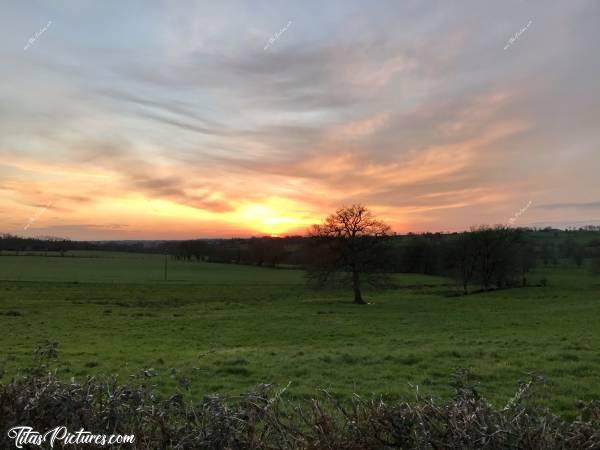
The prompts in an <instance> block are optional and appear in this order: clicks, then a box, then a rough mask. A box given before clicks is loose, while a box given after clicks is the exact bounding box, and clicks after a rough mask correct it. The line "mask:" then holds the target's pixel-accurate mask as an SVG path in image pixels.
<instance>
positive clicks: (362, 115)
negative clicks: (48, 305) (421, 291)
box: [0, 0, 600, 240]
mask: <svg viewBox="0 0 600 450" xmlns="http://www.w3.org/2000/svg"><path fill="white" fill-rule="evenodd" d="M317 10H318V11H319V14H318V15H316V14H313V12H314V11H317ZM116 11H117V12H118V13H117V14H115V7H114V6H112V5H110V4H102V3H99V2H87V1H84V2H80V3H77V4H68V3H58V2H40V3H36V4H35V6H32V5H29V6H26V5H23V4H12V5H9V6H5V7H4V9H3V12H4V15H3V24H2V25H3V27H2V29H3V32H4V35H3V37H4V39H3V40H2V41H1V42H0V52H1V53H2V59H3V61H4V64H3V74H2V78H3V83H1V84H0V98H1V99H2V102H1V105H0V119H1V120H0V221H1V225H0V233H12V234H18V235H22V236H39V235H53V236H61V237H67V238H72V239H93V240H100V239H187V238H195V237H198V238H200V237H236V236H240V237H244V236H252V235H278V236H280V235H287V234H298V233H300V234H302V233H304V232H305V231H306V229H307V228H308V227H309V226H310V225H311V224H313V223H318V222H320V221H321V220H323V218H324V217H325V216H326V215H327V214H329V213H331V212H333V211H334V210H335V209H336V208H338V207H341V206H344V205H349V204H352V203H362V204H364V205H366V206H367V207H369V208H370V209H372V210H373V211H374V213H375V214H376V215H377V216H378V217H380V218H381V219H383V220H385V221H387V222H388V223H389V224H390V225H391V226H392V228H393V230H394V231H395V232H398V233H406V232H410V231H413V232H421V231H433V232H435V231H455V230H461V229H467V228H469V227H470V226H472V225H477V224H492V225H493V224H500V223H508V221H509V220H510V219H511V218H514V220H513V222H514V224H513V225H514V226H519V225H539V226H543V225H545V224H547V225H555V226H565V225H567V224H599V223H600V183H598V182H597V180H596V178H597V174H596V173H597V171H598V169H599V168H600V152H598V143H599V142H600V139H599V138H600V129H599V128H598V126H597V125H598V118H600V102H599V101H598V100H599V97H600V91H599V90H598V88H597V80H598V79H600V59H598V58H591V57H590V56H589V55H593V54H595V53H594V52H595V51H596V50H595V43H596V42H597V40H598V38H599V37H600V30H599V29H598V27H597V26H596V25H597V24H596V23H595V22H594V20H593V17H597V15H598V14H599V13H600V5H598V3H594V2H593V1H592V0H581V1H576V2H570V3H568V4H567V3H566V2H560V1H551V2H549V3H548V4H545V7H544V8H543V9H542V8H540V7H539V6H536V5H530V4H523V3H522V2H518V1H516V0H511V1H509V2H505V3H503V4H502V5H500V4H498V5H490V4H481V3H478V2H475V1H467V2H464V3H461V4H459V5H436V6H435V7H434V6H433V5H426V4H421V3H419V2H405V3H404V4H402V5H400V4H385V5H384V4H377V5H370V6H369V7H368V8H367V7H366V6H365V5H364V4H363V3H362V2H359V1H334V2H331V3H329V4H327V5H323V4H321V3H317V2H309V3H303V4H294V3H286V4H280V5H270V4H269V5H266V4H256V5H249V4H246V3H244V2H236V1H232V2H226V3H222V4H216V5H200V4H196V5H193V4H192V5H188V4H186V5H183V4H177V3H171V2H166V3H161V4H158V5H157V4H154V5H148V4H146V3H142V2H139V1H133V0H132V1H127V2H123V3H122V4H119V6H118V8H116ZM49 23H51V26H48V24H49ZM525 27H526V28H525ZM284 28H285V31H284V32H281V30H282V29H284ZM42 30H43V31H42ZM516 35H518V38H514V36H516ZM273 36H276V39H275V38H273ZM509 39H512V40H511V41H509ZM271 40H272V42H271ZM507 42H510V45H507ZM267 44H268V45H267ZM24 46H25V47H26V49H24ZM575 62H576V64H575ZM529 202H531V203H529ZM525 205H529V206H528V207H527V209H526V210H523V208H524V207H525ZM40 211H42V213H41V214H40ZM520 211H522V213H520V214H519V215H518V217H517V218H515V215H516V214H517V213H518V212H520ZM32 218H33V220H32Z"/></svg>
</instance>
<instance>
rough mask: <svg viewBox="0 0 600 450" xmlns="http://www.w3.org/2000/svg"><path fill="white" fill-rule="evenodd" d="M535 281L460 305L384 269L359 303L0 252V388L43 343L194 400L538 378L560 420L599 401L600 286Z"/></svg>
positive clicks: (176, 265)
mask: <svg viewBox="0 0 600 450" xmlns="http://www.w3.org/2000/svg"><path fill="white" fill-rule="evenodd" d="M544 277H545V278H547V280H548V284H547V286H544V287H541V286H531V287H526V288H518V289H510V290H497V291H493V292H485V293H477V294H472V295H468V296H460V295H456V288H455V286H454V283H453V282H452V281H451V280H448V279H445V278H441V277H432V276H425V275H415V274H397V275H395V278H394V287H392V288H389V289H386V290H384V291H378V292H367V293H366V295H365V298H366V300H367V301H368V302H369V304H368V305H365V306H358V305H353V304H352V303H351V300H352V298H351V294H350V292H348V291H342V290H327V291H315V290H311V289H309V288H307V287H306V286H305V283H304V274H303V272H302V271H299V270H291V269H272V268H258V267H252V266H242V265H230V264H215V263H204V262H183V261H175V260H169V261H168V280H167V281H164V257H163V256H161V255H147V254H125V253H123V254H117V253H103V252H72V253H69V256H65V257H60V256H41V255H37V256H12V255H6V254H4V255H1V256H0V329H1V330H2V332H1V333H0V348H2V353H1V354H0V375H2V378H1V379H0V380H1V381H4V382H6V381H8V380H10V379H11V378H12V377H13V376H15V375H16V374H17V373H20V372H23V370H24V369H26V368H27V367H29V366H31V365H32V351H33V349H34V348H35V346H36V345H38V344H40V343H43V342H45V341H51V342H58V344H59V346H58V350H59V357H58V359H57V360H56V361H55V362H53V367H54V368H55V369H56V371H57V374H58V376H59V377H60V378H63V379H70V378H71V377H75V379H82V378H84V377H85V376H87V375H95V374H103V375H111V374H114V375H116V376H118V377H119V380H121V381H122V382H131V381H132V380H134V378H132V376H133V377H138V378H143V379H146V380H150V381H151V382H152V383H154V384H156V386H157V388H158V389H159V391H161V392H164V393H168V392H173V391H174V390H175V389H182V390H184V391H187V392H188V393H189V395H192V396H197V397H198V396H203V395H205V394H207V393H221V394H225V395H228V396H235V395H238V394H241V393H243V392H245V391H247V390H249V389H251V388H252V387H253V386H255V385H257V384H259V383H275V384H276V385H278V386H282V387H283V386H286V385H288V383H291V384H290V385H289V388H288V395H290V396H302V397H304V396H310V395H314V393H315V392H316V391H317V390H318V389H327V390H328V391H329V392H331V393H332V394H334V395H336V396H339V397H341V398H348V397H349V396H350V395H351V394H353V393H357V394H360V395H361V396H363V397H379V396H381V397H385V398H414V395H415V392H416V389H417V387H418V389H419V391H420V392H422V393H423V392H424V393H431V394H433V395H436V396H439V397H441V398H446V397H448V396H450V395H451V393H452V389H451V387H450V385H449V383H450V381H451V375H452V372H453V371H454V370H455V369H457V368H466V369H468V370H469V371H471V372H472V374H473V375H474V377H475V378H474V379H475V380H476V381H477V382H478V383H479V389H480V390H481V392H482V393H483V394H484V395H485V396H486V397H487V398H489V399H490V400H491V401H492V402H493V403H494V405H496V406H502V405H503V404H504V403H505V402H506V401H507V400H508V398H509V397H510V396H511V395H512V394H514V392H515V386H516V384H517V382H518V381H519V380H524V379H527V378H528V377H529V376H530V374H532V373H535V374H538V375H542V376H543V377H544V379H545V383H544V385H543V386H541V391H540V392H541V401H542V402H543V404H545V405H547V406H549V407H550V408H551V409H552V410H553V411H554V412H556V413H559V414H561V415H563V416H566V417H573V416H574V415H575V413H576V403H577V400H592V399H600V377H598V374H599V373H600V350H599V349H600V333H598V329H599V328H598V327H599V318H600V295H599V293H600V280H599V279H598V277H597V276H596V277H594V276H592V275H591V274H590V272H589V271H588V270H587V269H586V268H577V267H575V266H574V265H570V264H567V263H562V264H561V265H558V266H552V267H543V266H542V267H540V268H538V269H537V270H536V272H535V273H534V274H533V276H532V277H531V279H532V281H534V282H535V281H536V280H537V279H541V278H544ZM144 371H145V374H144ZM136 379H137V378H136ZM134 381H135V380H134Z"/></svg>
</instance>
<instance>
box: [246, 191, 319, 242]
mask: <svg viewBox="0 0 600 450" xmlns="http://www.w3.org/2000/svg"><path fill="white" fill-rule="evenodd" d="M235 215H236V216H237V220H238V221H241V222H244V223H246V224H247V226H248V228H250V229H252V230H253V231H257V232H260V233H264V234H268V235H274V236H279V235H282V234H286V233H290V232H294V231H303V230H304V229H305V228H306V227H307V226H309V225H311V224H313V223H315V222H316V221H318V219H311V218H310V217H307V216H306V215H303V214H299V213H297V212H295V211H293V209H292V208H291V207H290V206H289V205H286V202H285V201H283V200H278V199H270V200H269V201H268V202H267V203H248V204H245V205H243V206H241V207H240V208H239V209H238V210H237V211H236V213H235Z"/></svg>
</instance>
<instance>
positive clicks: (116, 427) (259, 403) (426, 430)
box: [0, 373, 600, 450]
mask: <svg viewBox="0 0 600 450" xmlns="http://www.w3.org/2000/svg"><path fill="white" fill-rule="evenodd" d="M138 384H140V385H139V386H136V387H133V386H126V385H122V384H118V383H117V382H116V381H115V380H114V379H102V380H101V379H96V378H89V379H88V380H87V381H85V382H84V383H81V384H79V383H74V382H72V383H66V382H63V381H60V380H58V379H57V378H56V377H55V376H54V375H53V374H46V375H41V374H40V373H32V374H29V375H27V376H23V377H21V378H19V379H17V380H15V381H13V382H11V383H9V384H5V385H2V386H0V428H2V429H1V430H0V431H1V432H2V435H1V437H0V448H15V447H14V441H13V440H10V439H8V437H7V430H9V429H10V428H12V427H14V426H22V425H27V426H31V427H33V428H34V429H36V430H39V431H41V432H44V431H45V430H49V429H51V428H54V427H56V426H60V425H64V426H66V427H67V428H68V429H69V430H71V431H76V430H79V429H80V428H84V429H85V430H87V431H91V432H93V433H107V434H134V435H135V445H131V444H129V445H124V446H123V448H136V449H210V450H218V449H236V450H237V449H240V450H241V449H261V450H262V449H314V450H316V449H343V450H367V449H528V450H529V449H533V450H536V449H540V450H542V449H543V450H548V449H577V450H581V449H599V448H600V404H599V403H591V404H587V405H585V406H582V409H581V414H580V417H578V418H577V419H576V420H575V421H572V422H569V421H564V420H562V419H560V418H558V417H557V416H555V415H552V414H550V413H549V412H547V411H543V410H540V409H539V408H537V407H535V406H534V405H535V403H534V402H532V401H531V399H530V398H529V394H530V392H531V389H532V382H529V383H527V384H524V385H522V386H521V388H520V389H519V390H518V392H517V394H516V395H515V396H514V398H512V399H511V400H510V401H509V402H508V404H507V405H506V406H505V407H503V408H493V407H492V406H491V405H490V404H489V403H487V402H486V401H485V400H484V399H482V398H481V397H480V396H479V394H478V392H477V390H476V389H475V388H473V387H469V386H467V385H466V383H465V377H464V376H458V377H457V382H456V384H455V389H456V395H455V396H454V398H453V399H452V400H450V401H448V402H444V403H437V402H435V401H434V400H432V399H429V398H424V397H421V396H419V395H417V398H416V399H415V401H413V402H398V403H385V402H383V401H373V400H363V399H361V398H360V397H358V396H355V397H354V398H353V399H350V400H349V401H347V402H345V403H339V402H338V401H337V400H336V399H334V398H333V397H331V396H329V395H328V394H327V393H326V392H323V393H322V394H320V395H319V396H318V398H315V399H311V400H296V401H287V400H285V399H284V396H283V395H282V391H280V392H277V391H275V390H274V389H273V388H272V387H271V386H269V385H261V386H259V387H258V388H257V389H256V391H255V392H252V393H249V394H247V395H244V396H242V397H241V399H240V400H238V401H236V402H235V403H230V402H226V401H225V400H224V399H222V398H220V397H216V396H214V397H210V396H207V397H205V398H204V399H203V400H202V401H199V402H188V401H185V400H184V397H183V396H182V395H181V394H180V393H177V394H175V395H173V396H172V397H170V398H162V399H159V398H158V397H157V396H156V395H155V394H154V393H153V390H152V388H151V387H149V386H148V385H147V384H145V383H138ZM68 448H74V447H73V446H69V447H68ZM80 448H93V447H92V446H91V445H87V446H84V447H80Z"/></svg>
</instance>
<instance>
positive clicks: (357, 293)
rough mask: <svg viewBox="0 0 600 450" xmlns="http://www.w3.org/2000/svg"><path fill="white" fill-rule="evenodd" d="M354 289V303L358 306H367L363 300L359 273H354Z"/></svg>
mask: <svg viewBox="0 0 600 450" xmlns="http://www.w3.org/2000/svg"><path fill="white" fill-rule="evenodd" d="M352 287H353V288H354V303H356V304H357V305H365V304H366V303H365V301H364V300H363V299H362V295H361V293H360V276H359V273H358V271H356V270H355V271H353V272H352Z"/></svg>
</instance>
